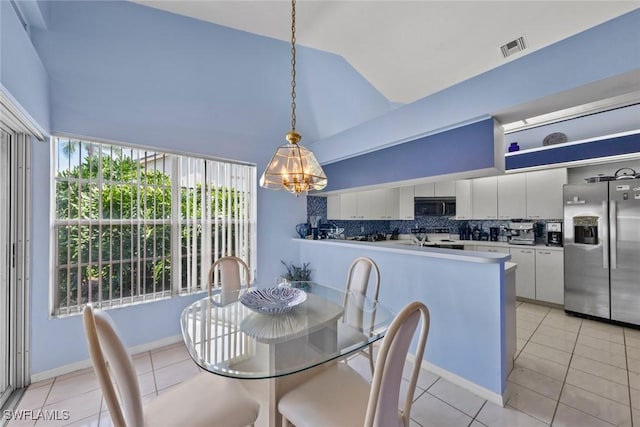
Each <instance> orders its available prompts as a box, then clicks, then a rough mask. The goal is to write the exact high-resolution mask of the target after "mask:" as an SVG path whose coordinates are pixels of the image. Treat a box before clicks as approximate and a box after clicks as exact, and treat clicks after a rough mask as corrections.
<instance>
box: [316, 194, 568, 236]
mask: <svg viewBox="0 0 640 427" xmlns="http://www.w3.org/2000/svg"><path fill="white" fill-rule="evenodd" d="M312 215H317V216H320V217H322V221H321V222H322V223H326V222H331V223H332V224H335V225H336V226H337V227H339V228H344V235H345V237H354V236H366V235H369V234H374V233H385V234H390V233H391V232H392V231H393V230H395V229H398V233H399V234H409V233H411V229H412V228H427V229H433V228H448V229H449V233H451V234H458V233H459V228H460V226H461V225H463V224H465V223H466V224H469V225H470V226H471V227H472V228H473V227H475V226H476V225H477V226H478V227H480V228H482V229H483V230H485V231H486V232H488V231H489V228H490V227H501V226H502V227H506V226H507V225H508V224H509V222H511V221H499V220H485V221H476V220H473V221H458V220H454V219H451V218H446V217H422V218H417V219H415V220H389V221H383V220H380V221H378V220H331V221H327V198H326V197H318V196H307V220H308V217H309V216H312ZM547 222H562V220H561V219H549V220H539V221H536V224H537V226H536V235H537V237H538V238H542V237H543V236H544V232H545V228H546V223H547Z"/></svg>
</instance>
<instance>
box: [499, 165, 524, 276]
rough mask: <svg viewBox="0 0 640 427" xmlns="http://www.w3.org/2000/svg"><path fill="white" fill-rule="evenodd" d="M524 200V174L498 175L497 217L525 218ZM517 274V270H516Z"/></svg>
mask: <svg viewBox="0 0 640 427" xmlns="http://www.w3.org/2000/svg"><path fill="white" fill-rule="evenodd" d="M526 202H527V193H526V179H525V174H523V173H519V174H513V175H500V176H499V177H498V218H499V219H512V218H526V217H527V209H526ZM517 274H518V272H516V275H517ZM517 280H518V279H517V278H516V281H517Z"/></svg>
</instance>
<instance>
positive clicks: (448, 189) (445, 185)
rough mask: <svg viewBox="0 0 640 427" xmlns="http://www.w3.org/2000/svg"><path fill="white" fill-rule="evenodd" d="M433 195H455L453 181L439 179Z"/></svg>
mask: <svg viewBox="0 0 640 427" xmlns="http://www.w3.org/2000/svg"><path fill="white" fill-rule="evenodd" d="M434 192H435V197H456V182H455V181H440V182H436V185H435V189H434Z"/></svg>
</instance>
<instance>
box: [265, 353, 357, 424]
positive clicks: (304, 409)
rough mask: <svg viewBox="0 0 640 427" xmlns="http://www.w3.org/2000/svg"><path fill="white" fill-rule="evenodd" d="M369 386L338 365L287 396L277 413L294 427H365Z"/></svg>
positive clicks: (341, 365)
mask: <svg viewBox="0 0 640 427" xmlns="http://www.w3.org/2000/svg"><path fill="white" fill-rule="evenodd" d="M368 402H369V383H368V382H367V381H365V380H364V379H363V378H362V377H361V376H360V375H358V373H357V372H355V371H354V370H353V369H351V368H349V367H348V366H345V365H344V364H343V363H339V364H337V365H335V366H332V367H331V368H328V369H326V370H324V371H322V372H320V373H319V374H318V375H316V376H314V377H312V378H311V379H310V380H308V381H306V382H304V383H302V384H301V385H300V386H298V387H296V388H294V389H293V390H291V391H289V392H288V393H286V394H285V395H284V396H282V398H281V399H280V402H279V403H278V410H279V411H280V413H281V414H282V415H284V416H285V417H286V418H287V419H288V420H289V421H291V422H292V423H293V424H295V426H296V427H314V426H315V427H318V426H322V427H347V426H357V427H362V426H363V425H364V419H365V415H366V411H367V404H368Z"/></svg>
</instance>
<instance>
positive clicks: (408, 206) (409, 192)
mask: <svg viewBox="0 0 640 427" xmlns="http://www.w3.org/2000/svg"><path fill="white" fill-rule="evenodd" d="M398 190H399V194H398V197H399V205H400V206H399V209H398V219H414V216H413V215H414V205H413V198H414V197H415V196H414V187H413V186H410V187H401V188H399V189H398Z"/></svg>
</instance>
